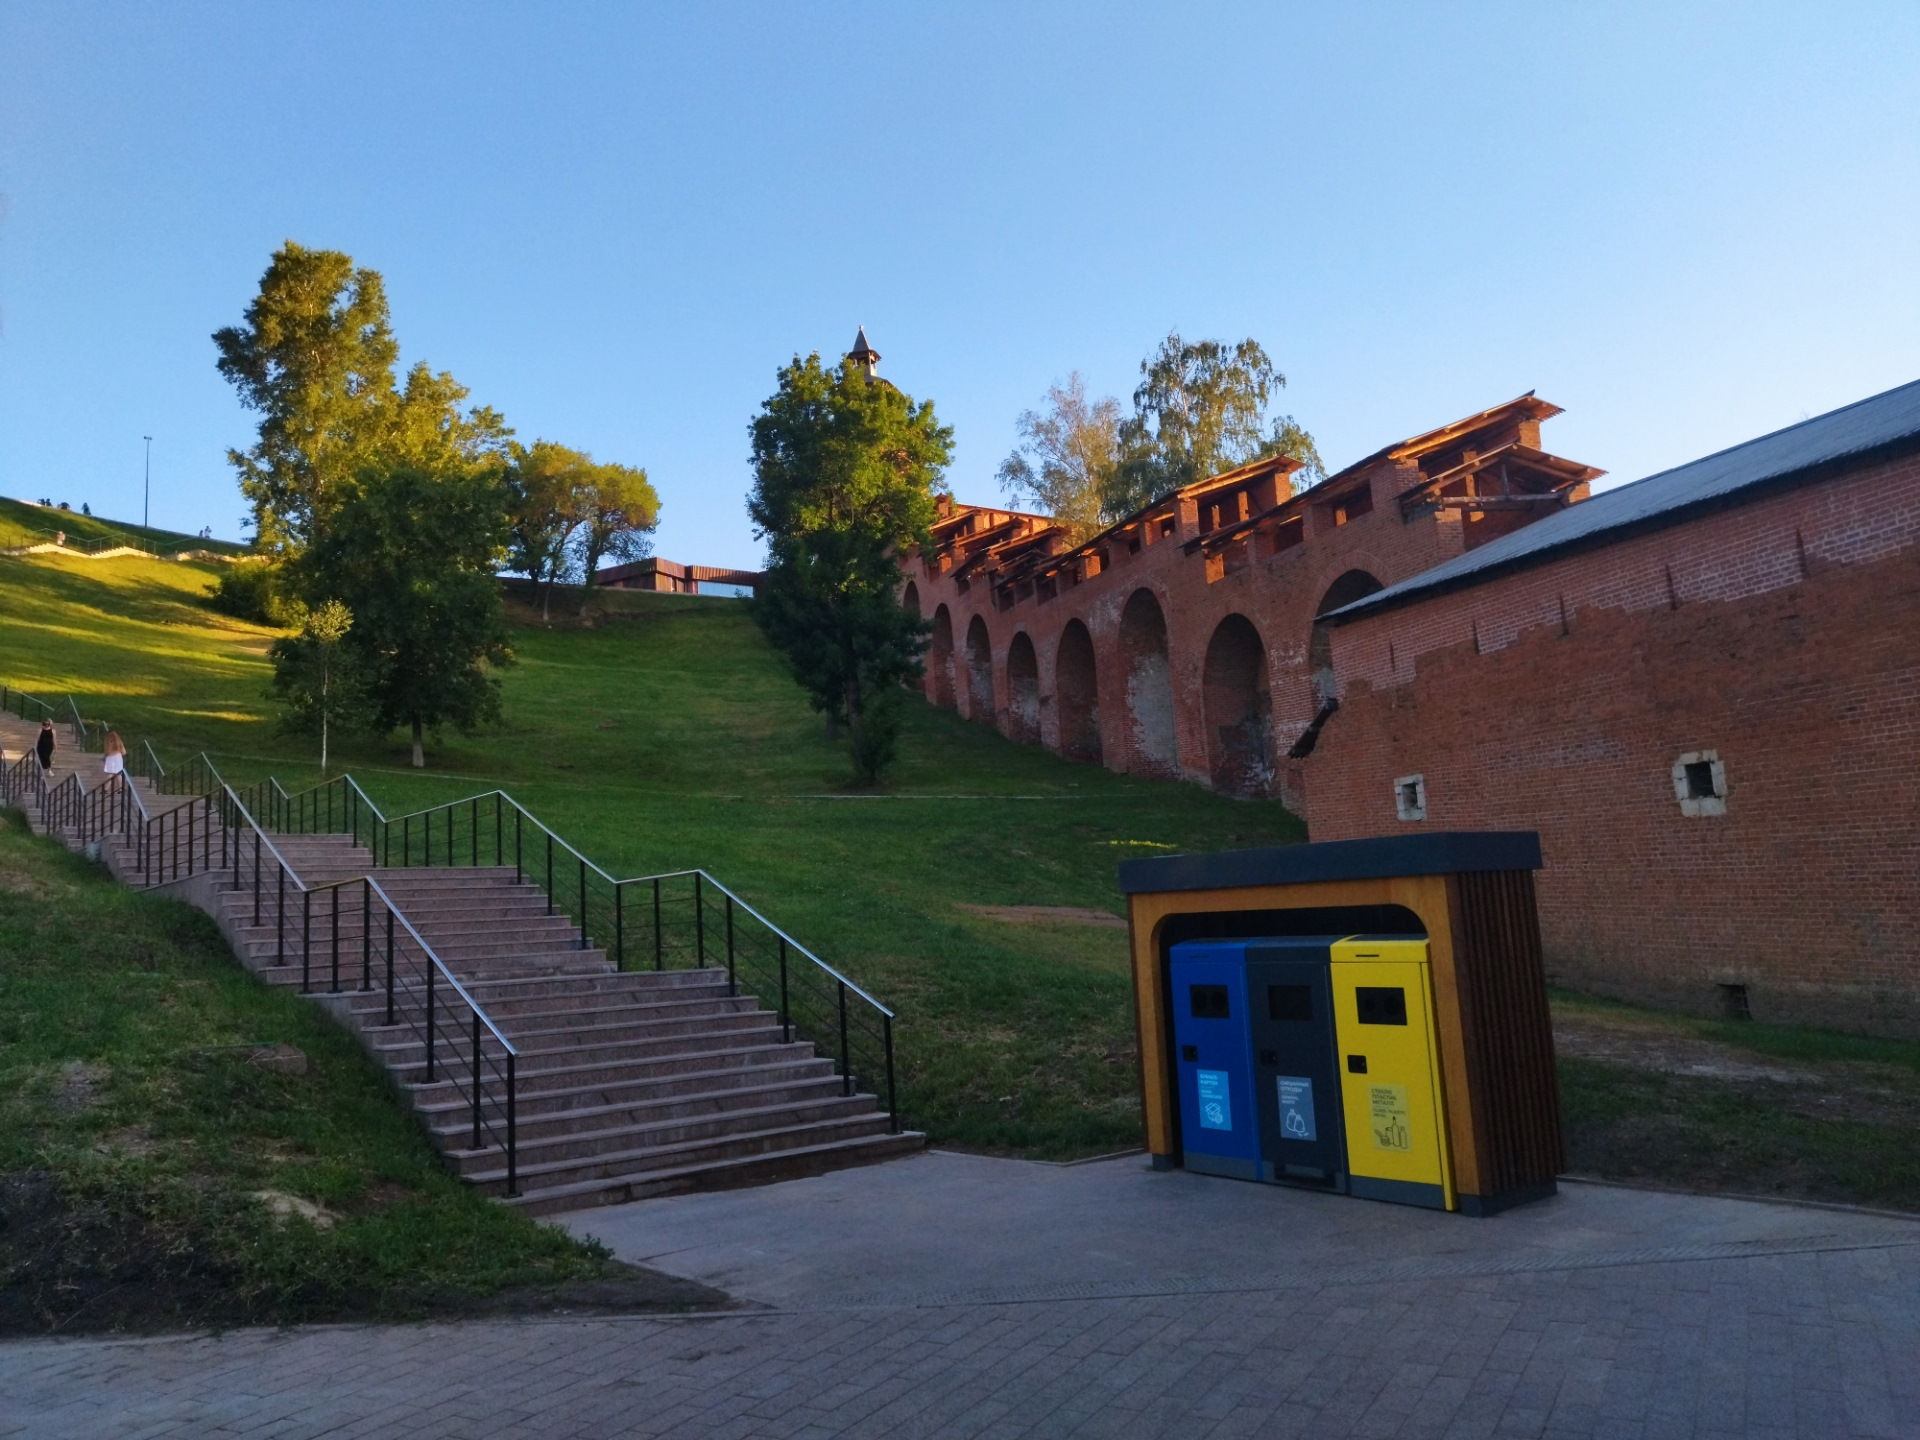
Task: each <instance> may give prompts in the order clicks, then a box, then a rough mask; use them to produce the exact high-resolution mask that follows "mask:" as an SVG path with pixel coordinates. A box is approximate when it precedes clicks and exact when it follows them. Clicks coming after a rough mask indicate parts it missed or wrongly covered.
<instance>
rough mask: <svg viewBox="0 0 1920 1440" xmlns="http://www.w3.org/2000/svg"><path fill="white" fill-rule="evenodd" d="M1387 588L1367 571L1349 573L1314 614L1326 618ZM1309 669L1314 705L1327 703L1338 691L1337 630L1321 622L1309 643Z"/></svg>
mask: <svg viewBox="0 0 1920 1440" xmlns="http://www.w3.org/2000/svg"><path fill="white" fill-rule="evenodd" d="M1385 588H1386V587H1385V586H1384V585H1382V584H1381V583H1380V581H1379V580H1378V579H1377V578H1375V577H1374V576H1372V575H1370V574H1368V573H1367V572H1366V571H1365V570H1349V571H1347V572H1346V574H1344V575H1342V576H1341V577H1340V578H1339V579H1337V580H1335V581H1334V582H1333V584H1331V585H1329V586H1328V587H1327V593H1326V594H1324V595H1322V596H1321V597H1320V603H1319V604H1318V605H1316V606H1314V607H1313V613H1314V614H1315V615H1325V614H1326V613H1327V612H1328V611H1329V610H1338V609H1339V608H1340V607H1341V606H1342V605H1351V604H1352V603H1353V602H1354V601H1356V600H1364V599H1365V598H1366V597H1367V596H1369V595H1371V594H1373V592H1374V591H1376V590H1384V589H1385ZM1307 669H1308V670H1310V671H1311V672H1312V673H1313V701H1314V705H1315V706H1316V707H1318V706H1321V705H1324V704H1326V703H1327V701H1329V700H1331V699H1332V698H1333V695H1334V689H1335V686H1334V680H1333V627H1332V626H1331V625H1327V624H1325V623H1323V622H1322V621H1320V620H1315V621H1314V622H1313V638H1312V639H1311V640H1310V641H1308V643H1307Z"/></svg>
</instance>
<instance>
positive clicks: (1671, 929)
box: [1306, 458, 1920, 1034]
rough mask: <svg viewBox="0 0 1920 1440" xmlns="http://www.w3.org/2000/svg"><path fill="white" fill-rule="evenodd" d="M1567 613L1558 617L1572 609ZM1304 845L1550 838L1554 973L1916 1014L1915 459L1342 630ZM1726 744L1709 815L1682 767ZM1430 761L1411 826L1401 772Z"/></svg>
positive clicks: (1919, 570) (1880, 1015) (1711, 1000)
mask: <svg viewBox="0 0 1920 1440" xmlns="http://www.w3.org/2000/svg"><path fill="white" fill-rule="evenodd" d="M1563 617H1564V618H1563ZM1334 653H1335V662H1336V669H1337V671H1338V673H1339V675H1340V677H1341V683H1342V686H1343V692H1344V693H1343V698H1342V708H1341V710H1340V712H1339V713H1338V714H1337V715H1336V716H1334V718H1333V719H1332V721H1331V722H1330V723H1329V724H1328V726H1327V728H1326V730H1325V732H1324V733H1323V735H1322V737H1321V741H1320V745H1319V748H1318V750H1317V751H1316V753H1315V754H1314V756H1313V758H1312V759H1311V760H1309V761H1308V762H1307V767H1306V768H1307V785H1308V791H1309V797H1308V798H1309V807H1308V810H1309V819H1310V824H1311V829H1312V836H1313V838H1314V839H1315V840H1333V839H1344V838H1350V837H1354V836H1363V835H1378V834H1391V833H1396V832H1400V831H1404V830H1407V829H1409V828H1410V827H1411V826H1412V825H1415V824H1422V825H1425V826H1426V827H1429V828H1433V829H1481V828H1487V829H1507V828H1514V829H1537V830H1538V831H1539V832H1540V836H1541V842H1542V846H1543V849H1544V852H1545V860H1546V868H1545V870H1544V871H1543V873H1542V874H1541V876H1540V877H1539V879H1540V884H1539V895H1540V905H1541V924H1542V929H1543V932H1544V937H1545V941H1546V946H1547V955H1548V963H1549V967H1550V969H1551V971H1552V972H1553V973H1554V974H1555V976H1556V977H1557V978H1559V979H1561V980H1563V981H1564V982H1566V983H1568V984H1572V985H1577V986H1580V987H1582V988H1587V989H1592V990H1597V991H1601V992H1603V993H1610V994H1617V995H1621V996H1627V997H1635V998H1641V999H1645V1000H1648V1001H1653V1002H1657V1003H1668V1004H1677V1005H1680V1006H1684V1007H1688V1008H1692V1009H1695V1010H1699V1011H1702V1012H1706V1011H1710V1010H1712V1009H1713V1008H1714V1006H1715V1005H1716V1003H1717V998H1718V992H1717V991H1716V988H1715V987H1716V986H1717V985H1720V984H1740V985H1745V986H1746V987H1748V994H1749V998H1750V1002H1751V1004H1752V1007H1753V1011H1754V1014H1755V1015H1756V1016H1758V1017H1761V1018H1769V1017H1771V1018H1782V1019H1793V1020H1804V1021H1809V1022H1816V1023H1828V1024H1840V1025H1845V1026H1850V1027H1859V1028H1866V1029H1873V1030H1879V1031H1885V1032H1891V1033H1907V1034H1912V1033H1920V459H1913V458H1909V459H1907V460H1903V461H1899V462H1894V463H1889V464H1883V465H1879V466H1876V467H1873V468H1871V469H1867V470H1863V471H1860V472H1857V473H1855V474H1853V475H1850V476H1846V477H1843V478H1839V479H1834V480H1829V481H1825V482H1821V483H1819V484H1815V485H1812V486H1808V487H1805V488H1802V489H1799V490H1796V491H1792V492H1789V493H1786V494H1783V495H1777V496H1774V497H1772V498H1769V499H1764V500H1761V501H1757V502H1754V503H1752V504H1749V505H1746V506H1744V507H1741V508H1739V509H1736V510H1731V511H1725V512H1721V513H1719V514H1716V515H1712V516H1708V517H1706V518H1703V519H1699V520H1696V521H1692V522H1690V523H1687V524H1684V525H1681V526H1677V527H1674V528H1672V529H1669V530H1665V531H1661V532H1657V533H1654V534H1649V535H1644V536H1641V537H1639V538H1637V539H1633V540H1628V541H1625V542H1622V543H1619V544H1616V545H1613V546H1609V547H1607V548H1605V549H1602V550H1597V551H1593V552H1590V553H1588V554H1585V555H1579V556H1574V557H1572V558H1569V559H1566V560H1563V561H1559V562H1556V563H1552V564H1547V565H1543V566H1541V567H1539V568H1537V569H1534V570H1531V571H1528V572H1523V573H1521V574H1518V575H1513V576H1509V577H1506V578H1504V579H1500V580H1495V581H1491V582H1488V583H1486V584H1483V585H1480V586H1477V587H1474V588H1472V589H1468V590H1463V591H1459V592H1456V593H1454V594H1452V595H1446V596H1441V597H1438V598H1436V599H1433V600H1429V601H1425V602H1422V603H1419V604H1415V605H1411V606H1407V607H1405V608H1402V609H1400V610H1395V611H1388V612H1386V613H1384V614H1382V615H1380V616H1378V617H1375V618H1372V619H1369V620H1365V621H1361V622H1358V623H1354V624H1351V625H1348V626H1343V627H1340V628H1339V629H1337V630H1335V632H1334ZM1708 749H1711V750H1714V751H1717V752H1718V755H1719V757H1720V759H1721V761H1722V762H1723V764H1724V765H1725V769H1726V779H1727V785H1728V790H1729V795H1728V800H1727V806H1726V813H1725V814H1724V815H1719V816H1700V817H1688V816H1685V815H1683V814H1682V813H1681V807H1680V805H1679V803H1678V801H1677V800H1676V798H1675V795H1674V789H1673V780H1672V766H1673V764H1674V762H1675V760H1676V759H1677V758H1678V757H1679V756H1680V755H1681V754H1682V753H1684V752H1690V751H1699V750H1708ZM1412 774H1419V775H1421V776H1423V777H1424V780H1425V785H1426V797H1427V818H1426V819H1425V820H1424V821H1420V822H1403V821H1400V820H1399V819H1398V818H1397V817H1396V813H1395V806H1394V795H1393V782H1394V781H1395V780H1396V779H1397V778H1399V777H1401V776H1406V775H1412Z"/></svg>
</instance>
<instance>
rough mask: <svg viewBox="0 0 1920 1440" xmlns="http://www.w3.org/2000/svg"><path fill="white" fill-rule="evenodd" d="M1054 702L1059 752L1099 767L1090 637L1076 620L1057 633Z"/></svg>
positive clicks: (1096, 690)
mask: <svg viewBox="0 0 1920 1440" xmlns="http://www.w3.org/2000/svg"><path fill="white" fill-rule="evenodd" d="M1053 700H1054V705H1055V707H1056V708H1057V709H1058V710H1059V712H1060V753H1061V754H1062V755H1064V756H1065V757H1066V758H1067V759H1069V760H1082V761H1085V762H1087V763H1088V764H1092V765H1098V764H1099V763H1100V761H1101V758H1102V757H1101V752H1100V691H1099V686H1098V683H1097V681H1096V677H1095V675H1094V668H1093V637H1092V636H1091V635H1089V634H1088V633H1087V627H1086V626H1085V625H1083V624H1081V623H1080V622H1079V621H1078V620H1069V621H1068V622H1067V625H1066V628H1065V629H1064V630H1062V631H1061V632H1060V650H1059V653H1058V655H1057V656H1056V658H1055V660H1054V667H1053Z"/></svg>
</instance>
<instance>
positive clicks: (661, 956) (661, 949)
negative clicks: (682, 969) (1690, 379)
mask: <svg viewBox="0 0 1920 1440" xmlns="http://www.w3.org/2000/svg"><path fill="white" fill-rule="evenodd" d="M653 968H654V969H656V970H664V969H666V968H667V949H666V943H665V937H664V936H663V935H662V934H661V933H660V881H659V878H658V877H657V876H656V877H655V879H654V882H653Z"/></svg>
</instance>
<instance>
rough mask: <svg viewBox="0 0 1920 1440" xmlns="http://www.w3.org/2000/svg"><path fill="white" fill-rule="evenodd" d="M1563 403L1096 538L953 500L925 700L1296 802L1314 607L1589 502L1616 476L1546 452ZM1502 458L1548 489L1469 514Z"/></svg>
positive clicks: (1149, 514) (1171, 503)
mask: <svg viewBox="0 0 1920 1440" xmlns="http://www.w3.org/2000/svg"><path fill="white" fill-rule="evenodd" d="M1557 413H1559V412H1558V410H1557V407H1554V406H1552V405H1549V404H1547V403H1545V402H1543V401H1537V400H1535V399H1533V397H1531V396H1526V397H1522V399H1520V400H1517V401H1513V402H1510V403H1509V404H1507V405H1505V406H1500V407H1495V409H1493V410H1489V411H1486V412H1483V413H1482V414H1481V415H1479V416H1474V417H1469V418H1468V419H1466V420H1463V421H1460V422H1456V424H1455V425H1453V426H1449V427H1445V428H1443V429H1442V430H1439V431H1433V432H1429V433H1428V434H1427V435H1425V436H1419V437H1415V438H1414V439H1413V440H1410V441H1406V442H1402V443H1401V444H1400V445H1399V446H1390V447H1388V448H1387V449H1386V450H1383V451H1381V452H1379V453H1378V454H1377V455H1375V456H1371V457H1369V458H1368V459H1367V460H1366V461H1363V462H1361V463H1360V464H1359V465H1356V466H1353V467H1350V468H1349V469H1348V470H1345V471H1342V472H1341V473H1340V474H1339V475H1336V476H1334V477H1332V478H1330V479H1329V480H1327V481H1326V482H1324V483H1323V484H1321V485H1319V486H1317V487H1315V489H1313V490H1310V491H1308V492H1306V493H1304V494H1302V495H1299V496H1293V495H1292V494H1291V486H1290V483H1289V470H1290V469H1291V468H1292V462H1290V461H1288V462H1282V463H1279V464H1277V465H1276V464H1269V465H1266V466H1251V467H1248V468H1247V469H1246V470H1244V471H1238V472H1233V473H1232V474H1231V475H1228V476H1221V477H1214V478H1213V479H1211V480H1209V481H1207V482H1204V483H1203V484H1200V485H1195V486H1189V487H1187V488H1186V489H1185V490H1182V491H1180V492H1179V493H1178V494H1176V495H1174V496H1172V497H1170V498H1169V499H1168V500H1166V501H1165V502H1163V503H1161V504H1159V505H1156V506H1152V507H1149V508H1148V509H1147V510H1146V511H1143V512H1141V513H1140V514H1139V515H1137V516H1134V517H1130V519H1129V521H1128V522H1125V523H1123V524H1122V525H1120V526H1117V527H1115V528H1114V529H1113V530H1111V531H1109V532H1106V533H1105V534H1103V535H1102V536H1100V537H1096V538H1095V539H1094V540H1093V541H1091V542H1089V543H1088V544H1086V545H1084V546H1080V547H1075V546H1074V545H1073V544H1072V543H1071V541H1070V539H1069V538H1068V537H1067V535H1066V534H1065V532H1064V531H1062V530H1060V529H1059V528H1058V527H1056V526H1054V524H1053V522H1052V521H1051V520H1049V519H1048V518H1047V517H1045V516H1023V515H1019V514H1017V513H1015V512H1011V511H1003V510H995V509H992V508H989V507H977V506H965V505H954V506H950V507H949V508H948V510H947V512H946V513H945V515H943V517H942V520H941V522H940V523H939V524H938V525H937V526H936V527H935V545H934V548H933V549H932V550H931V551H930V552H929V553H928V554H926V555H924V556H915V557H908V558H906V559H905V560H904V561H903V565H902V574H901V590H900V593H901V600H902V603H903V604H905V605H907V606H908V607H909V608H912V609H914V610H916V611H917V612H918V613H920V614H921V615H923V616H926V617H927V618H928V619H930V620H932V621H933V623H934V636H933V641H932V644H931V646H930V648H929V651H928V654H927V659H926V677H925V682H924V684H925V691H926V695H927V698H928V699H929V700H930V701H931V702H932V703H934V704H936V705H943V706H946V707H948V708H952V709H956V710H958V711H959V713H960V714H961V715H963V716H966V717H967V718H969V719H971V720H975V721H978V722H980V723H982V724H988V725H992V726H994V727H995V728H996V729H999V730H1000V731H1001V732H1002V733H1004V734H1006V735H1008V736H1010V737H1011V738H1013V739H1016V740H1020V741H1024V742H1028V743H1039V744H1042V745H1045V746H1046V747H1047V748H1048V749H1050V750H1053V751H1055V752H1056V753H1059V754H1062V755H1066V756H1068V757H1069V758H1071V759H1076V760H1085V761H1090V762H1095V763H1099V764H1103V765H1105V766H1106V767H1107V768H1109V769H1112V770H1119V771H1126V772H1130V773H1134V774H1145V775H1155V776H1163V777H1168V778H1178V779H1185V780H1188V781H1191V782H1194V783H1196V784H1200V785H1208V786H1212V787H1214V788H1216V789H1220V790H1223V791H1225V792H1227V793H1231V794H1236V795H1241V796H1247V797H1267V796H1277V797H1279V798H1281V799H1282V800H1284V801H1285V802H1286V803H1287V804H1289V805H1290V806H1291V807H1292V808H1293V809H1295V810H1296V811H1298V810H1300V809H1302V808H1303V806H1304V803H1305V794H1304V789H1303V771H1302V762H1295V761H1289V760H1287V759H1286V758H1285V755H1286V751H1287V750H1288V749H1289V748H1290V747H1291V746H1292V745H1293V743H1294V742H1295V740H1297V739H1298V738H1299V736H1300V734H1301V732H1302V731H1303V730H1305V729H1306V728H1307V726H1308V725H1309V723H1310V722H1311V721H1312V720H1313V718H1314V715H1315V713H1316V711H1317V710H1318V709H1319V707H1320V701H1321V696H1320V693H1319V690H1318V688H1317V686H1316V682H1315V679H1314V670H1315V656H1314V653H1313V639H1314V633H1315V626H1314V617H1315V615H1316V614H1318V613H1320V611H1321V610H1323V609H1324V608H1326V605H1327V603H1328V598H1329V596H1330V594H1338V593H1340V592H1338V591H1336V590H1335V587H1336V585H1337V584H1339V583H1340V582H1342V580H1343V577H1353V576H1355V575H1356V574H1357V575H1359V576H1361V577H1364V579H1363V580H1362V582H1361V583H1363V584H1364V586H1365V589H1362V590H1360V591H1359V592H1358V593H1366V590H1368V589H1373V588H1378V586H1380V585H1390V584H1393V583H1394V582H1396V581H1398V580H1401V579H1405V578H1407V577H1409V576H1412V575H1416V574H1418V573H1419V572H1421V571H1423V570H1427V569H1430V568H1431V567H1432V566H1434V565H1437V564H1439V563H1441V562H1442V561H1444V560H1447V559H1450V558H1452V557H1454V556H1456V555H1459V554H1461V553H1463V552H1464V551H1466V550H1468V549H1471V548H1473V547H1474V546H1475V545H1476V544H1478V543H1482V542H1483V541H1484V540H1485V539H1490V538H1493V537H1494V536H1495V535H1497V534H1501V533H1505V532H1506V531H1508V530H1511V529H1513V528H1514V527H1515V526H1516V525H1519V524H1523V523H1525V522H1526V521H1527V520H1529V519H1532V518H1535V516H1536V515H1538V514H1545V513H1550V512H1551V510H1552V509H1553V508H1555V506H1556V505H1557V504H1558V503H1563V502H1564V501H1570V500H1577V499H1579V498H1580V497H1582V496H1583V495H1584V494H1585V480H1586V478H1589V477H1590V476H1592V475H1597V474H1598V473H1599V472H1598V471H1592V470H1589V469H1588V468H1587V467H1584V466H1578V465H1575V464H1573V462H1568V461H1562V460H1559V459H1557V458H1556V457H1546V456H1544V454H1543V452H1539V450H1538V446H1539V443H1540V421H1541V420H1542V419H1544V418H1546V417H1549V416H1551V415H1554V414H1557ZM1503 447H1504V449H1503ZM1503 453H1504V454H1509V455H1511V456H1513V457H1514V458H1513V460H1512V464H1513V465H1514V466H1515V467H1516V468H1515V469H1514V470H1513V472H1512V473H1511V474H1510V475H1508V474H1503V475H1502V476H1501V477H1500V482H1499V483H1500V484H1501V485H1502V486H1503V487H1504V486H1506V485H1507V484H1508V483H1509V482H1512V483H1513V484H1515V485H1518V484H1520V483H1521V481H1520V479H1519V477H1520V476H1521V475H1522V473H1523V467H1525V466H1526V465H1528V464H1532V465H1533V466H1534V467H1535V468H1534V469H1533V470H1526V471H1524V473H1525V474H1526V475H1527V476H1528V477H1530V478H1528V479H1526V480H1525V482H1524V483H1525V484H1527V485H1530V486H1532V487H1533V488H1534V492H1535V493H1534V494H1533V496H1532V500H1529V501H1527V502H1525V503H1524V504H1520V508H1510V509H1505V510H1502V509H1499V508H1497V506H1498V504H1499V503H1500V502H1492V504H1491V505H1490V507H1489V508H1488V509H1485V510H1469V509H1463V508H1449V506H1457V505H1459V504H1460V503H1461V502H1460V497H1462V496H1465V495H1468V494H1471V493H1474V492H1475V489H1476V486H1478V487H1479V489H1481V490H1483V491H1484V490H1488V489H1491V488H1493V486H1494V481H1493V480H1492V479H1491V478H1487V477H1488V476H1490V475H1491V470H1492V467H1493V466H1494V465H1495V464H1497V463H1499V462H1496V461H1493V460H1488V461H1485V462H1482V461H1480V460H1479V459H1478V457H1480V456H1482V455H1496V454H1503ZM1523 455H1525V456H1531V457H1536V458H1534V459H1533V460H1531V461H1529V460H1524V459H1522V458H1520V457H1521V456H1523ZM1479 464H1484V465H1485V466H1486V467H1487V470H1486V474H1484V475H1473V474H1469V473H1468V472H1471V471H1473V469H1474V467H1475V466H1476V465H1479ZM1541 466H1545V467H1547V468H1545V469H1542V468H1540V467H1541ZM1555 486H1557V487H1558V489H1557V491H1555V490H1553V489H1551V488H1550V487H1555ZM1422 487H1425V488H1424V489H1423V488H1422ZM1429 491H1431V492H1432V493H1431V495H1430V494H1428V492H1429ZM1415 492H1418V498H1419V499H1420V500H1421V501H1422V502H1423V503H1421V504H1419V505H1414V504H1411V503H1410V502H1409V503H1403V501H1405V500H1406V497H1409V496H1412V495H1414V494H1415ZM1442 493H1444V494H1445V496H1446V497H1448V498H1447V499H1446V500H1445V501H1444V502H1442V503H1439V504H1429V503H1424V502H1427V501H1430V500H1431V499H1432V497H1433V496H1437V495H1441V494H1442ZM1535 501H1541V502H1545V503H1542V504H1535V503H1533V502H1535ZM1516 503H1518V502H1516ZM1347 598H1357V596H1348V597H1347ZM1323 644H1324V641H1323ZM1322 663H1324V662H1322ZM1306 763H1308V764H1310V763H1311V762H1306Z"/></svg>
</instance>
